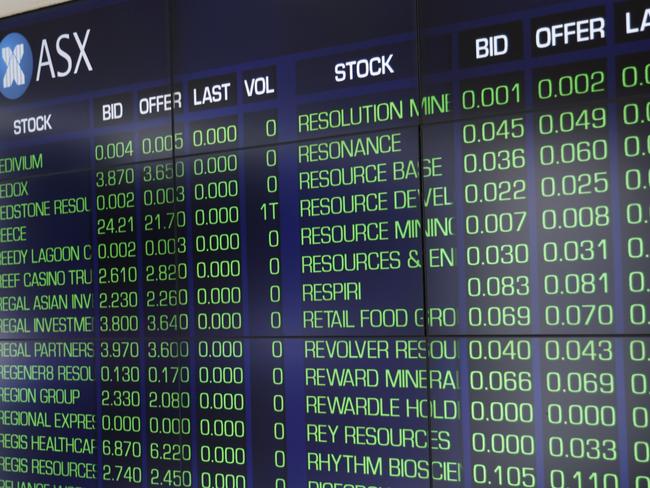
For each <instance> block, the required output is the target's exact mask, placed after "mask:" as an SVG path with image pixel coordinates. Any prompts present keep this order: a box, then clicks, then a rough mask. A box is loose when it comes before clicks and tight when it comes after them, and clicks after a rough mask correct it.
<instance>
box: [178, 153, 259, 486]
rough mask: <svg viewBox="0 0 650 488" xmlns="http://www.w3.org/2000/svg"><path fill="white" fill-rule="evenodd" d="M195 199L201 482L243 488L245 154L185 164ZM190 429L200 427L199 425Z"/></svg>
mask: <svg viewBox="0 0 650 488" xmlns="http://www.w3.org/2000/svg"><path fill="white" fill-rule="evenodd" d="M186 159H188V161H187V166H186V171H185V172H186V175H187V178H188V179H189V182H190V186H189V193H190V195H191V209H192V210H191V211H192V216H191V223H192V233H193V240H194V242H193V249H192V251H193V259H194V269H193V270H191V272H192V273H193V282H194V296H193V297H192V300H193V302H194V303H193V308H194V314H195V315H194V316H195V318H194V319H193V326H194V327H196V330H195V335H194V337H195V338H196V340H195V341H194V343H193V344H192V352H193V354H195V355H196V357H197V360H196V364H197V368H196V373H195V374H196V390H195V393H196V395H195V399H194V408H196V418H197V419H199V423H198V430H199V431H198V436H197V438H198V445H196V446H195V447H194V451H193V452H195V453H196V456H198V466H199V468H198V476H199V479H198V483H200V485H201V486H203V487H206V488H211V487H213V488H217V487H222V486H246V484H247V482H248V476H247V450H246V439H247V436H248V435H249V426H248V424H247V412H246V404H247V402H246V387H245V381H246V379H245V378H246V376H245V373H246V358H247V357H248V352H247V345H246V344H245V341H244V340H243V339H242V338H241V335H242V334H243V332H244V327H245V324H244V310H243V308H244V307H243V296H242V252H243V251H242V245H243V244H242V232H241V227H242V226H241V214H242V213H243V212H241V210H240V209H241V207H240V205H241V195H240V171H241V164H242V162H241V158H240V154H239V153H236V152H233V153H216V154H207V155H203V156H194V157H189V158H186ZM193 428H196V426H194V427H193Z"/></svg>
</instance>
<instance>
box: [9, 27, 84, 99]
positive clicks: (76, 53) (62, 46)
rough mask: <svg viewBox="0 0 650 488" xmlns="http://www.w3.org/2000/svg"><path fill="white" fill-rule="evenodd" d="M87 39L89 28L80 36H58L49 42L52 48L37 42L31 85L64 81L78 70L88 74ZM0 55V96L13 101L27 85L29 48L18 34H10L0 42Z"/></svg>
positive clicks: (45, 42)
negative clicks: (38, 47)
mask: <svg viewBox="0 0 650 488" xmlns="http://www.w3.org/2000/svg"><path fill="white" fill-rule="evenodd" d="M89 38H90V29H86V32H85V33H84V34H83V36H81V35H79V33H78V32H73V33H72V34H69V33H65V34H60V35H59V36H58V37H57V38H56V40H54V42H53V49H52V48H51V47H50V41H49V40H48V39H43V40H41V46H40V50H39V55H38V64H37V66H36V80H35V82H36V83H38V82H39V81H41V80H42V79H44V78H50V79H58V78H66V77H68V76H70V75H76V74H77V73H78V72H79V71H80V70H81V69H86V70H87V71H92V70H93V66H92V64H91V63H90V59H89V58H88V54H87V53H86V49H87V45H88V39H89ZM0 53H1V54H2V63H0V78H2V83H0V93H2V95H4V97H5V98H9V99H11V100H15V99H17V98H20V97H22V96H23V94H24V93H25V92H26V91H27V88H29V85H30V83H31V80H32V75H33V71H34V57H33V54H32V49H31V47H30V45H29V42H27V39H25V37H24V36H23V35H22V34H18V33H17V32H12V33H11V34H8V35H7V36H5V38H4V39H3V40H2V42H0ZM53 53H54V57H53Z"/></svg>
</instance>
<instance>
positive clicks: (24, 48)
mask: <svg viewBox="0 0 650 488" xmlns="http://www.w3.org/2000/svg"><path fill="white" fill-rule="evenodd" d="M33 71H34V58H33V56H32V48H31V47H30V46H29V42H27V39H25V36H23V35H22V34H18V33H17V32H12V33H11V34H7V35H6V36H5V38H4V39H3V40H2V42H0V93H2V94H3V95H4V96H5V98H9V99H11V100H15V99H16V98H20V97H22V96H23V93H25V91H26V90H27V87H29V84H30V82H31V81H32V72H33Z"/></svg>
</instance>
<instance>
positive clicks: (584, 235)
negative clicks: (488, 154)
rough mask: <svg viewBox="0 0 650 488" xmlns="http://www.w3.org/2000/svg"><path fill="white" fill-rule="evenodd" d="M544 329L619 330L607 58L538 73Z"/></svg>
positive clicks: (537, 166) (538, 182)
mask: <svg viewBox="0 0 650 488" xmlns="http://www.w3.org/2000/svg"><path fill="white" fill-rule="evenodd" d="M533 78H534V83H535V103H536V108H537V109H538V110H539V111H538V112H537V113H536V114H535V150H536V151H537V154H536V164H535V173H536V178H535V182H534V184H535V185H537V191H538V194H539V196H540V202H539V208H538V210H537V215H536V217H537V219H538V229H539V236H540V243H539V244H538V254H539V256H540V257H541V258H542V262H541V263H540V267H539V270H540V277H539V288H540V304H541V317H540V320H541V322H542V327H543V330H544V331H546V332H551V331H552V332H554V333H559V334H561V333H574V334H598V333H599V334H603V333H613V332H614V318H615V310H614V293H613V284H614V281H613V272H614V270H613V262H612V257H611V249H612V215H611V205H612V201H611V184H610V178H611V174H610V157H611V154H610V150H609V141H608V135H609V123H610V118H611V116H612V114H611V113H610V111H609V108H608V106H607V102H606V101H603V100H602V98H603V97H604V95H605V86H606V69H605V61H604V60H596V61H589V62H588V63H582V64H578V65H570V66H564V65H563V66H559V67H553V68H544V69H541V70H538V71H536V72H534V73H533Z"/></svg>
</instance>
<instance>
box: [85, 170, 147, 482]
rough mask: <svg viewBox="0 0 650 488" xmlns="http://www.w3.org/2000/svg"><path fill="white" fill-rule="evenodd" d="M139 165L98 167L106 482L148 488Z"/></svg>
mask: <svg viewBox="0 0 650 488" xmlns="http://www.w3.org/2000/svg"><path fill="white" fill-rule="evenodd" d="M136 173H137V172H136V169H135V168H134V167H133V166H122V167H106V166H101V165H98V166H97V167H96V170H95V189H96V197H95V198H96V201H95V205H96V219H97V221H96V235H97V257H98V266H99V267H98V270H97V271H98V273H97V277H98V290H99V291H98V292H99V296H98V304H97V305H98V307H99V323H100V350H99V352H100V364H101V366H100V372H101V373H100V374H101V378H100V379H101V382H100V386H101V392H100V393H101V410H100V412H101V415H100V419H101V437H102V480H103V486H105V487H115V488H117V487H119V488H122V487H129V486H143V482H144V478H143V461H142V460H143V456H144V455H146V454H145V453H146V450H145V446H144V445H143V437H142V435H143V432H144V430H143V425H142V422H143V414H144V412H143V411H142V406H143V398H142V393H141V387H142V385H143V383H142V382H143V381H144V379H145V378H144V374H143V372H142V369H141V354H142V342H141V328H140V317H139V306H140V299H139V289H138V282H139V280H140V272H139V268H138V253H139V252H140V250H139V247H140V246H139V244H138V242H139V240H140V239H139V236H138V232H137V201H138V196H137V194H138V190H137V177H136Z"/></svg>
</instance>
